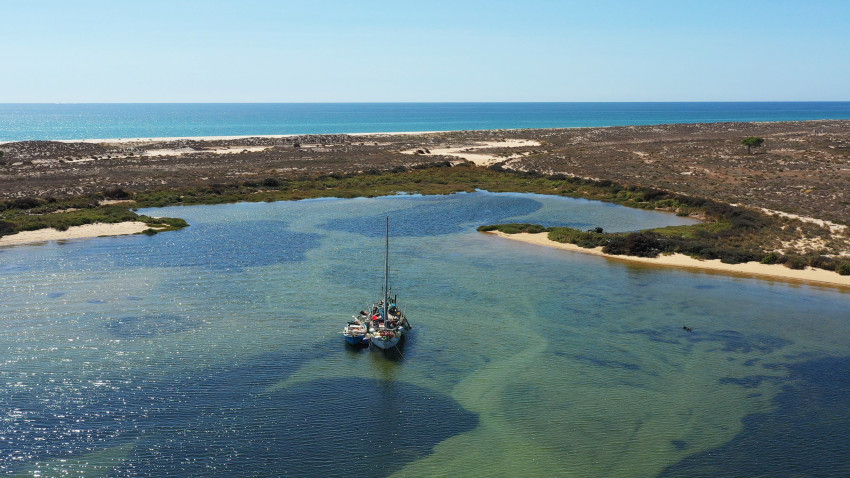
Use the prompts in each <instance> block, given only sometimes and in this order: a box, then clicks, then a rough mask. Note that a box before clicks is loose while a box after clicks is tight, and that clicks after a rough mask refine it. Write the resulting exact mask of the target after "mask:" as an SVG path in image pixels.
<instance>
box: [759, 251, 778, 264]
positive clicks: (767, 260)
mask: <svg viewBox="0 0 850 478" xmlns="http://www.w3.org/2000/svg"><path fill="white" fill-rule="evenodd" d="M781 259H782V255H781V254H779V253H778V252H768V253H767V255H765V256H764V257H762V258H761V261H759V262H761V263H762V264H776V263H777V262H779V261H780V260H781Z"/></svg>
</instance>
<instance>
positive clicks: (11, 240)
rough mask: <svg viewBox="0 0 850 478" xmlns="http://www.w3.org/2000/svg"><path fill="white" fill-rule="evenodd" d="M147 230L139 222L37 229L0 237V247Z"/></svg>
mask: <svg viewBox="0 0 850 478" xmlns="http://www.w3.org/2000/svg"><path fill="white" fill-rule="evenodd" d="M148 228H150V226H148V225H147V224H145V223H143V222H141V221H128V222H119V223H116V224H103V223H96V224H86V225H84V226H72V227H69V228H68V230H66V231H59V230H57V229H52V228H50V229H39V230H37V231H24V232H19V233H17V234H11V235H8V236H3V237H0V246H14V245H20V244H35V243H40V242H49V241H64V240H68V239H90V238H94V237H101V236H123V235H127V234H138V233H140V232H142V231H144V230H146V229H148Z"/></svg>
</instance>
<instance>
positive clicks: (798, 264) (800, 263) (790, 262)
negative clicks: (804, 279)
mask: <svg viewBox="0 0 850 478" xmlns="http://www.w3.org/2000/svg"><path fill="white" fill-rule="evenodd" d="M806 265H807V263H806V260H805V259H803V258H802V257H799V256H795V257H790V258H788V259H787V260H786V261H785V267H787V268H789V269H794V270H803V269H805V268H806Z"/></svg>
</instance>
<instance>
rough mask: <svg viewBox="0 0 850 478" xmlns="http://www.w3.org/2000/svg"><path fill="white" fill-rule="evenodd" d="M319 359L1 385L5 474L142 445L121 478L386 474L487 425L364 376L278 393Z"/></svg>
mask: <svg viewBox="0 0 850 478" xmlns="http://www.w3.org/2000/svg"><path fill="white" fill-rule="evenodd" d="M311 354H312V355H311ZM317 354H318V352H312V353H307V354H303V353H302V354H287V353H270V354H264V355H262V356H260V357H257V358H255V359H253V360H251V361H249V362H246V363H241V364H239V365H235V366H222V367H216V368H210V369H202V370H195V371H188V372H180V373H179V374H176V375H174V376H170V377H161V376H157V375H156V374H154V373H153V372H151V373H147V374H146V373H143V372H140V371H138V370H135V371H130V370H111V371H107V372H104V374H103V376H101V377H99V378H98V384H99V385H98V386H92V384H91V383H88V382H83V383H75V382H73V381H70V380H66V381H61V383H60V381H55V382H53V381H50V380H49V377H44V378H43V379H41V380H42V381H43V382H44V383H41V384H38V386H37V387H33V388H22V387H17V388H16V387H14V386H12V384H6V385H5V386H0V392H2V393H0V407H2V409H4V410H9V411H13V410H17V411H19V412H18V414H14V413H13V414H10V415H9V416H10V419H8V420H5V421H4V422H3V423H2V424H0V432H2V435H3V436H5V437H6V438H7V439H5V440H0V474H2V473H15V472H23V471H25V470H26V469H28V466H30V465H28V463H35V462H38V461H45V460H49V459H52V458H57V457H61V458H69V459H73V458H74V457H77V456H82V455H85V454H86V453H89V452H91V451H97V450H103V449H108V448H112V447H116V446H120V445H122V444H125V443H127V442H128V440H130V441H133V442H134V443H135V444H136V446H135V447H134V449H133V451H132V452H131V453H130V455H129V456H128V457H127V459H126V460H125V461H123V462H122V463H121V464H119V465H117V467H116V468H115V469H114V470H113V474H114V475H113V476H227V477H230V476H237V477H239V476H284V475H291V476H343V475H345V476H351V475H352V474H354V475H357V476H386V475H389V474H391V473H393V472H395V471H398V470H399V469H401V468H402V467H404V466H405V465H406V464H408V463H410V462H412V461H414V460H417V459H420V458H422V457H423V456H426V455H427V454H429V453H431V451H432V449H433V447H434V446H435V445H436V444H437V443H439V442H441V441H443V440H445V439H447V438H449V437H451V436H453V435H455V434H459V433H464V432H466V431H469V430H471V429H473V428H474V427H475V426H477V423H478V421H477V417H476V416H475V415H473V414H471V413H469V412H467V411H465V410H463V409H462V407H460V406H459V405H458V404H457V403H456V402H454V401H453V400H452V399H450V398H448V397H446V396H443V395H440V394H436V393H434V392H432V391H430V390H427V389H423V388H420V387H417V386H413V385H409V384H405V383H398V382H393V381H375V380H369V379H362V378H358V377H356V376H354V377H351V378H344V379H322V380H317V381H314V382H309V383H302V384H299V385H297V386H294V387H292V388H287V389H283V390H278V391H274V392H268V391H267V390H269V387H270V386H272V385H274V384H277V383H278V382H279V381H280V380H284V379H286V377H288V376H289V375H291V374H292V373H294V372H295V371H297V370H298V368H299V364H301V363H305V362H308V361H310V360H314V359H318V358H319V357H317V356H316V355H317ZM307 355H310V356H307Z"/></svg>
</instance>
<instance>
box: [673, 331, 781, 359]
mask: <svg viewBox="0 0 850 478" xmlns="http://www.w3.org/2000/svg"><path fill="white" fill-rule="evenodd" d="M687 340H688V341H690V342H692V343H699V342H716V343H718V345H719V346H720V349H721V350H722V351H724V352H739V353H745V354H748V353H751V352H763V353H771V352H773V351H775V350H777V349H780V348H783V347H786V346H788V345H790V344H791V342H790V341H789V340H785V339H782V338H779V337H774V336H771V335H764V334H750V335H744V334H742V333H740V332H736V331H734V330H721V331H718V332H701V331H695V332H694V333H693V334H690V335H689V337H688V339H687Z"/></svg>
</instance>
